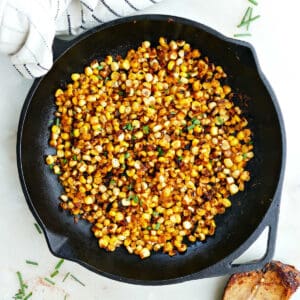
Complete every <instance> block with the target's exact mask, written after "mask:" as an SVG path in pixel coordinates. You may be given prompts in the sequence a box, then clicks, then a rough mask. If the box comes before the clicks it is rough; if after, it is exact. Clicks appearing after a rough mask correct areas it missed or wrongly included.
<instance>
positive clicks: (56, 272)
mask: <svg viewBox="0 0 300 300" xmlns="http://www.w3.org/2000/svg"><path fill="white" fill-rule="evenodd" d="M58 273H59V272H58V270H55V271H54V272H52V273H51V275H50V277H51V278H53V277H55V276H56V275H57V274H58Z"/></svg>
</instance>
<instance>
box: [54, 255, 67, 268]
mask: <svg viewBox="0 0 300 300" xmlns="http://www.w3.org/2000/svg"><path fill="white" fill-rule="evenodd" d="M64 261H65V260H64V259H63V258H62V259H60V260H59V262H58V263H57V264H56V266H55V270H58V269H59V268H60V267H61V265H62V264H63V262H64Z"/></svg>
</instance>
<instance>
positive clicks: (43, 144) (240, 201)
mask: <svg viewBox="0 0 300 300" xmlns="http://www.w3.org/2000/svg"><path fill="white" fill-rule="evenodd" d="M160 36H164V37H166V38H168V39H175V40H176V39H184V40H186V41H188V42H189V43H190V44H191V45H192V46H193V47H196V48H199V49H201V51H202V53H203V55H207V56H209V58H210V60H211V61H213V62H214V63H216V64H220V65H222V66H223V67H224V69H225V71H226V72H227V73H228V74H229V77H228V83H229V84H230V85H231V86H232V87H233V90H234V91H235V92H236V93H237V96H236V97H235V101H236V103H237V104H238V105H239V106H240V107H242V109H243V110H244V111H245V115H246V117H247V118H248V120H249V126H250V127H251V129H252V131H253V132H254V152H255V158H254V159H253V160H251V162H250V163H249V165H248V169H249V170H250V172H251V178H252V179H251V181H250V182H249V183H248V184H247V185H246V191H245V192H243V193H239V194H237V195H236V196H234V197H232V203H233V205H232V207H231V208H230V209H228V210H227V212H226V213H225V214H224V215H221V216H218V217H217V218H216V223H217V229H216V233H215V235H214V236H213V237H210V238H208V239H207V241H205V242H203V243H201V242H198V243H196V244H193V245H190V247H188V250H187V252H186V253H184V254H179V255H176V256H174V257H169V256H168V255H166V254H163V253H155V254H153V255H152V256H151V257H150V258H148V259H145V260H141V259H140V258H138V257H137V256H135V255H130V254H128V253H127V251H126V250H125V249H124V248H119V249H118V250H117V251H115V252H112V253H109V252H106V251H105V250H102V249H100V248H99V247H98V243H97V240H96V239H95V238H94V237H93V235H92V233H91V231H90V224H88V223H86V222H85V221H80V222H79V223H78V224H74V221H73V217H72V216H70V215H68V213H66V212H62V211H61V210H60V209H59V208H58V203H59V200H58V198H59V195H60V193H61V192H62V187H61V185H60V184H59V182H58V180H57V178H56V176H55V175H53V174H52V172H51V170H49V168H48V167H47V166H46V165H45V163H44V158H45V155H47V154H49V153H54V149H52V148H50V147H49V146H48V140H49V122H50V121H51V120H52V119H53V113H54V111H55V105H54V98H53V94H54V91H55V90H56V89H57V88H58V87H59V86H64V84H65V83H66V82H67V81H68V80H69V78H70V74H71V73H73V72H80V71H82V70H83V67H84V66H85V65H87V64H88V63H89V62H90V61H91V60H92V59H94V58H100V59H102V58H104V57H105V56H106V55H108V54H113V55H117V54H120V55H124V54H125V53H126V52H127V50H129V49H131V48H136V47H137V46H138V45H139V44H140V43H141V42H142V41H144V40H150V41H151V42H152V43H153V44H155V43H157V41H158V39H159V37H160ZM54 46H55V48H54V50H55V51H56V52H55V53H56V57H57V59H56V62H55V64H54V66H53V68H52V69H51V70H50V72H49V73H48V74H47V75H46V76H44V77H43V78H40V79H37V80H36V81H35V82H34V84H33V86H32V88H31V90H30V92H29V94H28V96H27V98H26V101H25V104H24V107H23V110H22V113H21V117H20V123H19V131H18V141H17V160H18V170H19V175H20V180H21V184H22V188H23V191H24V194H25V197H26V200H27V203H28V205H29V208H30V209H31V211H32V213H33V215H34V216H35V218H36V219H37V221H38V223H39V224H40V225H41V227H42V229H43V231H44V233H45V235H46V239H47V243H48V245H49V248H50V251H51V252H52V253H53V254H54V255H56V256H59V257H63V258H66V259H69V260H72V261H75V262H77V263H79V264H81V265H83V266H84V267H86V268H88V269H90V270H92V271H94V272H96V273H99V274H101V275H104V276H107V277H109V278H113V279H116V280H120V281H124V282H129V283H135V284H145V285H156V284H170V283H177V282H182V281H185V280H191V279H197V278H204V277H211V276H217V275H223V274H231V273H233V272H237V271H246V270H249V269H254V268H258V267H261V266H262V265H263V264H265V263H266V262H267V261H269V260H270V259H271V257H272V256H273V252H274V243H275V237H276V228H277V219H278V211H279V202H280V195H281V188H282V180H283V171H284V165H285V133H284V126H283V120H282V117H281V113H280V109H279V106H278V103H277V101H276V98H275V95H274V93H273V91H272V89H271V87H270V85H269V84H268V82H267V80H266V79H265V77H264V75H263V74H262V72H261V70H260V68H259V66H258V62H257V59H256V55H255V52H254V50H253V48H252V47H251V46H250V45H249V44H247V43H245V42H241V41H236V40H232V39H229V38H226V37H224V36H223V35H221V34H220V33H218V32H216V31H214V30H212V29H210V28H208V27H206V26H204V25H201V24H199V23H196V22H193V21H189V20H186V19H183V18H177V17H170V16H163V15H143V16H134V17H129V18H124V19H121V20H117V21H113V22H110V23H107V24H105V25H103V26H100V27H97V28H95V29H92V30H90V31H89V32H87V33H85V34H83V35H81V36H79V37H78V38H76V39H75V40H73V41H71V42H67V43H60V44H57V43H56V44H55V45H54ZM58 53H60V54H58ZM240 95H242V96H243V97H240ZM241 99H243V100H241ZM266 227H269V239H268V245H267V251H266V254H265V256H264V257H263V258H261V259H259V260H258V261H254V262H251V263H248V264H244V265H237V264H233V263H232V262H233V260H234V259H235V258H237V257H238V256H240V255H241V254H242V253H243V252H244V251H245V250H246V249H247V248H248V247H249V246H250V245H251V244H252V243H253V242H254V240H255V239H256V238H257V237H258V236H259V234H260V233H261V232H262V231H263V229H265V228H266Z"/></svg>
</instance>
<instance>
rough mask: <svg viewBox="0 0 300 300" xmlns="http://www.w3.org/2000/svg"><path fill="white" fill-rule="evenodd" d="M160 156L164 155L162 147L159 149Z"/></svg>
mask: <svg viewBox="0 0 300 300" xmlns="http://www.w3.org/2000/svg"><path fill="white" fill-rule="evenodd" d="M157 152H158V156H162V155H163V154H164V151H163V149H162V148H161V147H157Z"/></svg>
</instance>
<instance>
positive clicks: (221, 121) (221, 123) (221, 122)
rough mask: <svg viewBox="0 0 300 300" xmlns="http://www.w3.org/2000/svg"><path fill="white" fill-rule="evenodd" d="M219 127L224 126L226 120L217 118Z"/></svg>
mask: <svg viewBox="0 0 300 300" xmlns="http://www.w3.org/2000/svg"><path fill="white" fill-rule="evenodd" d="M216 124H217V125H223V124H224V120H223V119H222V118H221V117H217V122H216Z"/></svg>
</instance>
